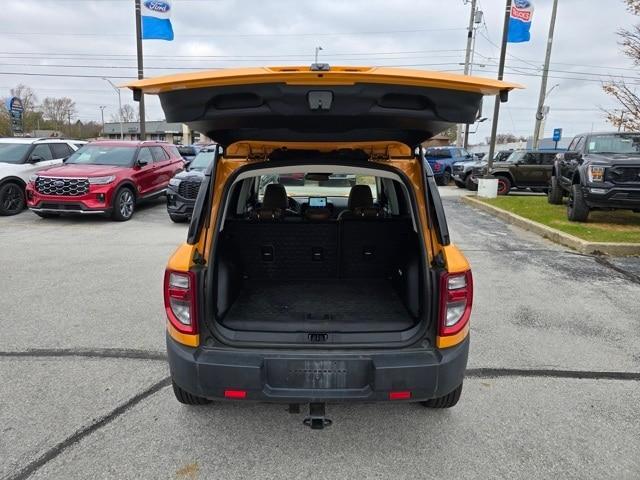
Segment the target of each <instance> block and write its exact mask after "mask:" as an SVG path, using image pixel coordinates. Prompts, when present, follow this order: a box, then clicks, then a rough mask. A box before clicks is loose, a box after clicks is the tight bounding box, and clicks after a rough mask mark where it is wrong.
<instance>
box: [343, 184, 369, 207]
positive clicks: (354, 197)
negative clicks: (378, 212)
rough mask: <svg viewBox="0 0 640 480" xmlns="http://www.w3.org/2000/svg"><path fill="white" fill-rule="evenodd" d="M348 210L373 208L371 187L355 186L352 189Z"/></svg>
mask: <svg viewBox="0 0 640 480" xmlns="http://www.w3.org/2000/svg"><path fill="white" fill-rule="evenodd" d="M347 208H348V209H349V210H355V209H357V208H373V195H371V188H369V185H354V186H353V187H351V192H349V202H348V204H347Z"/></svg>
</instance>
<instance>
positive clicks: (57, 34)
mask: <svg viewBox="0 0 640 480" xmlns="http://www.w3.org/2000/svg"><path fill="white" fill-rule="evenodd" d="M455 30H466V29H465V28H460V27H446V28H420V29H411V30H380V31H363V32H313V33H312V32H300V33H284V32H280V33H181V34H180V36H181V37H194V38H210V37H221V38H223V37H232V38H251V37H257V38H262V37H340V36H351V35H398V34H411V33H425V32H445V31H455ZM0 35H18V36H23V35H26V36H34V35H44V36H47V37H105V38H109V37H130V36H131V33H130V32H129V33H127V32H105V33H90V32H68V31H56V32H42V31H28V32H0Z"/></svg>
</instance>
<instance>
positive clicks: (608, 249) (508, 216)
mask: <svg viewBox="0 0 640 480" xmlns="http://www.w3.org/2000/svg"><path fill="white" fill-rule="evenodd" d="M460 199H461V201H462V202H463V203H466V204H468V205H471V206H473V207H476V208H479V209H480V210H484V211H485V212H489V213H491V214H493V215H495V216H496V217H498V218H499V219H501V220H504V221H505V222H507V223H509V224H511V225H515V226H517V227H520V228H522V229H524V230H527V231H529V232H533V233H536V234H538V235H540V236H541V237H543V238H546V239H548V240H551V241H552V242H555V243H559V244H560V245H564V246H565V247H569V248H572V249H574V250H576V251H578V252H580V253H584V254H588V255H591V254H595V255H612V256H631V255H640V244H639V243H610V242H588V241H586V240H582V239H581V238H578V237H576V236H573V235H569V234H568V233H564V232H561V231H560V230H556V229H555V228H551V227H547V226H546V225H543V224H541V223H538V222H534V221H533V220H529V219H527V218H524V217H521V216H520V215H516V214H515V213H511V212H509V211H507V210H504V209H502V208H498V207H494V206H493V205H489V204H488V203H484V202H482V201H480V200H477V199H476V198H474V197H473V196H463V197H460Z"/></svg>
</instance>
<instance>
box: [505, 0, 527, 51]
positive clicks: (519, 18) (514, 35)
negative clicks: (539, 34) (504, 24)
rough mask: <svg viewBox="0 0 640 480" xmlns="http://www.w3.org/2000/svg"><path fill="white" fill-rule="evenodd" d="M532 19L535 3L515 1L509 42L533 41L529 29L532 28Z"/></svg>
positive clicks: (510, 23)
mask: <svg viewBox="0 0 640 480" xmlns="http://www.w3.org/2000/svg"><path fill="white" fill-rule="evenodd" d="M532 18H533V2H531V1H530V0H513V3H512V4H511V17H510V18H509V36H508V37H507V42H510V43H520V42H528V41H529V40H530V39H531V34H530V33H529V29H530V28H531V19H532Z"/></svg>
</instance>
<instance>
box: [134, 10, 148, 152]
mask: <svg viewBox="0 0 640 480" xmlns="http://www.w3.org/2000/svg"><path fill="white" fill-rule="evenodd" d="M136 47H137V51H138V80H142V79H143V78H144V65H143V61H142V7H141V6H140V0H136ZM138 106H139V107H140V140H145V137H146V134H147V128H146V125H145V115H144V92H142V93H141V94H140V102H138Z"/></svg>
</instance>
